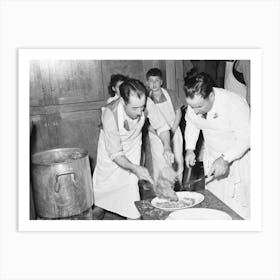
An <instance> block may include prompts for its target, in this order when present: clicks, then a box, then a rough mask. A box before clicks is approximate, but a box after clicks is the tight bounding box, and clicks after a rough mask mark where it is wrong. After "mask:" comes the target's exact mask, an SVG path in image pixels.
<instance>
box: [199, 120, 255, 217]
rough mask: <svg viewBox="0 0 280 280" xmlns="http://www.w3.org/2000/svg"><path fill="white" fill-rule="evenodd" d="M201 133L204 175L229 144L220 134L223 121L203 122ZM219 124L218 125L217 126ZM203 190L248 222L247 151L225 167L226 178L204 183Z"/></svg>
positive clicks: (248, 181)
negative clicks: (202, 138)
mask: <svg viewBox="0 0 280 280" xmlns="http://www.w3.org/2000/svg"><path fill="white" fill-rule="evenodd" d="M201 121H202V122H203V121H205V122H206V125H205V126H206V127H204V128H203V125H202V131H203V136H204V139H205V150H204V157H203V165H204V172H205V174H208V172H209V170H210V168H211V166H212V164H213V162H214V161H215V160H216V159H217V158H219V157H220V156H221V154H222V153H224V152H225V151H226V150H227V149H228V148H229V147H230V146H231V145H232V140H230V137H229V136H228V133H227V132H226V131H223V129H222V127H223V121H222V120H221V121H218V120H215V123H212V122H213V121H211V120H210V121H207V120H201ZM219 122H220V123H219ZM205 188H206V189H208V190H210V191H211V192H212V193H213V194H214V195H216V196H217V197H218V198H219V199H220V200H222V201H223V202H224V203H225V204H227V205H228V206H229V207H230V208H231V209H233V210H234V211H235V212H237V213H238V214H239V215H240V216H241V217H243V218H244V219H249V218H250V151H247V152H246V153H245V155H244V156H243V157H242V158H240V159H239V160H235V161H234V162H233V163H232V164H230V167H229V173H228V176H227V177H225V178H223V179H211V178H210V179H207V180H206V186H205Z"/></svg>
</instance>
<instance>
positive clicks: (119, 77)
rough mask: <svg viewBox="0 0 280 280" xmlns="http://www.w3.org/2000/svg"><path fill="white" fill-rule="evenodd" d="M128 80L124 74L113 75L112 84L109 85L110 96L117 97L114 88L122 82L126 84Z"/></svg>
mask: <svg viewBox="0 0 280 280" xmlns="http://www.w3.org/2000/svg"><path fill="white" fill-rule="evenodd" d="M127 79H128V77H127V76H124V75H122V74H113V75H111V79H110V83H109V85H108V91H109V94H110V95H111V96H115V94H116V92H115V91H114V90H113V87H115V86H116V84H117V83H118V82H120V81H121V82H124V81H125V80H127Z"/></svg>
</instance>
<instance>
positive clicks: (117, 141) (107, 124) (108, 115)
mask: <svg viewBox="0 0 280 280" xmlns="http://www.w3.org/2000/svg"><path fill="white" fill-rule="evenodd" d="M102 127H103V132H104V141H105V147H106V150H107V152H108V155H109V157H110V159H111V160H114V159H115V158H116V157H117V156H120V155H124V152H123V149H122V144H121V138H120V134H119V131H118V127H117V123H116V120H115V118H114V115H113V112H112V111H111V110H110V109H108V108H106V109H105V110H104V111H103V114H102Z"/></svg>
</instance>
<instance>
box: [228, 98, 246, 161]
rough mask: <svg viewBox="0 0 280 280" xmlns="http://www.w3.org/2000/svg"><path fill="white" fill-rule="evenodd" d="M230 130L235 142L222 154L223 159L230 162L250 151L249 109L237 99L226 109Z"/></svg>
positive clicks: (242, 101)
mask: <svg viewBox="0 0 280 280" xmlns="http://www.w3.org/2000/svg"><path fill="white" fill-rule="evenodd" d="M228 113H229V114H230V115H229V118H230V126H231V130H232V131H233V132H234V135H235V142H234V144H233V145H232V146H231V148H230V149H229V150H228V151H227V152H225V153H224V159H225V160H226V161H228V162H232V161H234V160H237V159H239V158H241V157H242V156H243V155H244V153H245V152H246V151H247V150H249V149H250V109H249V106H248V104H247V102H246V101H245V100H243V99H242V98H238V99H237V102H235V103H232V106H229V108H228Z"/></svg>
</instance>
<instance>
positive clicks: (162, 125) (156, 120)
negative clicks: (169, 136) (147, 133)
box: [146, 97, 170, 135]
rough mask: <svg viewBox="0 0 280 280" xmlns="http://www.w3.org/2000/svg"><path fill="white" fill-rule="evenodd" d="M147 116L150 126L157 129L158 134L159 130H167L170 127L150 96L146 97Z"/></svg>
mask: <svg viewBox="0 0 280 280" xmlns="http://www.w3.org/2000/svg"><path fill="white" fill-rule="evenodd" d="M146 110H147V117H148V118H149V121H150V124H151V126H152V127H153V128H154V129H155V130H156V131H157V134H158V135H159V134H160V133H161V132H163V131H166V130H169V129H170V127H169V125H168V124H167V122H166V121H165V119H164V117H163V116H162V115H161V113H160V111H159V109H158V108H157V106H156V105H155V103H154V102H153V101H152V100H151V98H150V97H148V98H147V103H146Z"/></svg>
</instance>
